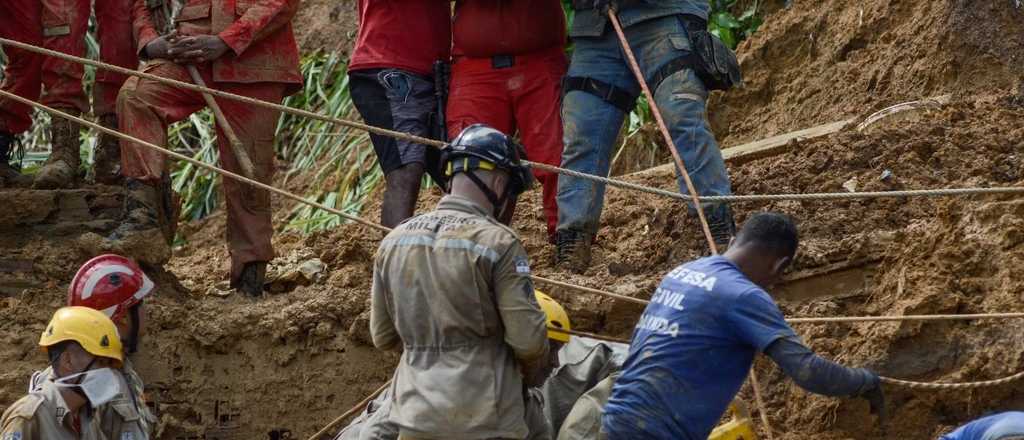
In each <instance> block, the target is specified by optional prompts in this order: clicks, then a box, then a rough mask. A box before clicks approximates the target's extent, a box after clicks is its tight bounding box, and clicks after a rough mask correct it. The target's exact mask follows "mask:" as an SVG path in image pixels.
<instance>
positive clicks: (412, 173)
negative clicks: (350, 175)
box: [380, 163, 423, 228]
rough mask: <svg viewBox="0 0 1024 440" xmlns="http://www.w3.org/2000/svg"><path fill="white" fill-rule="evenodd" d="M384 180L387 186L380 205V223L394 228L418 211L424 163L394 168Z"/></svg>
mask: <svg viewBox="0 0 1024 440" xmlns="http://www.w3.org/2000/svg"><path fill="white" fill-rule="evenodd" d="M384 180H385V181H386V183H387V187H386V188H385V189H384V201H383V202H382V203H381V206H380V223H381V224H383V225H384V226H387V227H389V228H393V227H395V226H398V225H399V224H400V223H402V222H403V221H405V219H407V218H409V217H412V215H413V213H415V211H416V199H417V198H418V197H419V195H420V183H421V182H422V181H423V164H419V163H411V164H408V165H405V166H402V167H401V168H398V169H395V170H392V171H391V172H389V173H388V174H387V175H386V176H384Z"/></svg>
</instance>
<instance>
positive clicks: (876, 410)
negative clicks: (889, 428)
mask: <svg viewBox="0 0 1024 440" xmlns="http://www.w3.org/2000/svg"><path fill="white" fill-rule="evenodd" d="M864 371H866V372H867V373H868V375H869V376H870V379H869V382H868V384H867V386H866V387H865V388H866V389H865V390H864V391H862V392H861V393H860V395H859V396H857V397H861V398H863V399H865V400H867V401H868V404H869V405H871V414H874V415H876V416H877V417H878V426H879V427H880V428H882V431H883V432H884V431H885V424H886V422H887V419H886V414H885V395H884V394H882V381H881V379H879V378H878V375H877V374H875V373H873V372H871V371H867V370H864Z"/></svg>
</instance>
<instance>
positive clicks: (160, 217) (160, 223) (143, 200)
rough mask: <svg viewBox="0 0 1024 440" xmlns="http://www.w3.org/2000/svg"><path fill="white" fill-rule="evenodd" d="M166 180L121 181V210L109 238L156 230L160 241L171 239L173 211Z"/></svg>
mask: <svg viewBox="0 0 1024 440" xmlns="http://www.w3.org/2000/svg"><path fill="white" fill-rule="evenodd" d="M169 183H170V181H169V180H168V179H164V180H163V182H161V184H160V185H159V186H153V185H149V184H146V183H144V182H142V181H140V180H135V179H126V180H125V189H126V195H125V210H124V214H123V216H122V220H121V225H120V226H118V227H117V229H116V230H114V232H113V234H112V235H111V238H114V239H120V238H123V237H126V236H128V235H130V234H133V233H138V232H144V231H152V230H158V231H159V232H160V235H161V236H162V237H163V238H164V241H165V242H166V243H167V244H168V245H170V244H171V243H173V242H174V234H175V232H176V229H177V228H176V225H177V221H176V219H177V212H176V210H175V209H174V203H173V201H172V200H173V195H172V194H169V193H171V192H172V190H171V188H170V185H169Z"/></svg>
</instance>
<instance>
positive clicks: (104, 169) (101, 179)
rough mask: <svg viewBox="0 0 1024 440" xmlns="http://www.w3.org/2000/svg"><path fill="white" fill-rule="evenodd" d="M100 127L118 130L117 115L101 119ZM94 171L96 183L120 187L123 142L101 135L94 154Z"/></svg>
mask: <svg viewBox="0 0 1024 440" xmlns="http://www.w3.org/2000/svg"><path fill="white" fill-rule="evenodd" d="M100 125H102V126H104V127H106V128H110V129H113V130H117V115H105V116H102V117H100ZM93 171H94V180H95V181H96V183H102V184H106V185H119V184H121V182H122V180H124V179H123V177H122V176H121V142H120V141H119V140H118V139H117V138H116V137H113V136H111V135H109V134H106V133H100V136H99V139H97V141H96V151H95V152H94V153H93Z"/></svg>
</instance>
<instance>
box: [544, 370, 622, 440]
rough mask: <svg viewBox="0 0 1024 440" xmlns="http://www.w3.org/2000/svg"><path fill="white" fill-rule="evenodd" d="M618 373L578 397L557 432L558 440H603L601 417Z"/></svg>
mask: <svg viewBox="0 0 1024 440" xmlns="http://www.w3.org/2000/svg"><path fill="white" fill-rule="evenodd" d="M617 377H619V373H615V374H612V375H611V376H608V377H606V378H605V379H604V380H602V381H600V382H598V383H597V385H594V388H591V389H590V391H587V392H586V393H585V394H583V395H582V396H580V398H579V400H577V401H576V404H575V405H573V407H572V411H569V415H568V416H566V417H565V422H562V428H561V429H559V430H558V440H604V439H605V438H607V435H606V434H604V433H603V432H601V415H603V414H604V405H605V404H606V403H608V399H609V398H611V396H612V386H613V385H615V379H616V378H617Z"/></svg>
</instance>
